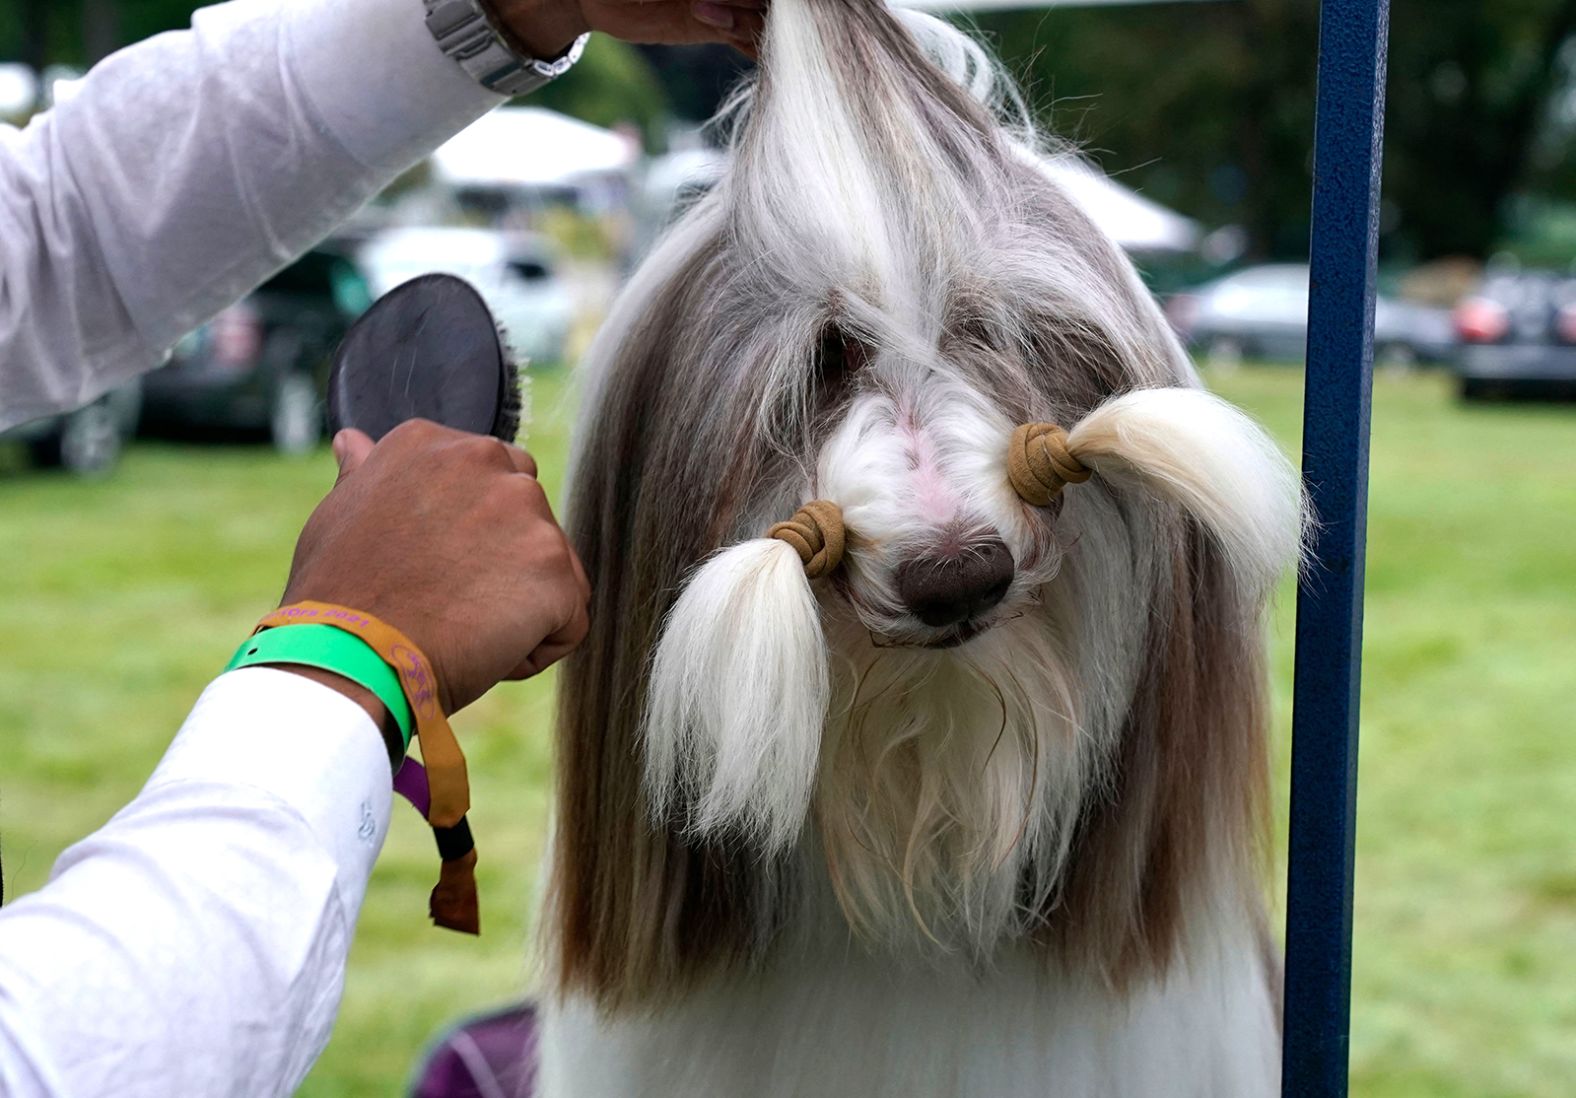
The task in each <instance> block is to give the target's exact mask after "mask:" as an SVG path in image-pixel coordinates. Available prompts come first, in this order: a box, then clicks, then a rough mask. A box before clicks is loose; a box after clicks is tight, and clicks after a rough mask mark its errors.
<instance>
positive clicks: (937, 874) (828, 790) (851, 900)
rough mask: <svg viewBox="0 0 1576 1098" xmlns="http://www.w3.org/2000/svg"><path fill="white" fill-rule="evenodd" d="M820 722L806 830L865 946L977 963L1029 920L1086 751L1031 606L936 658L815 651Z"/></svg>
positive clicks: (842, 636)
mask: <svg viewBox="0 0 1576 1098" xmlns="http://www.w3.org/2000/svg"><path fill="white" fill-rule="evenodd" d="M828 639H829V641H830V643H831V645H832V647H833V651H834V659H833V695H832V706H831V711H830V713H829V714H828V720H827V726H826V730H825V734H824V736H823V739H822V746H821V766H820V776H819V781H818V784H817V789H816V793H815V796H814V801H813V817H812V821H813V822H812V826H813V827H814V829H815V831H816V838H817V839H818V840H819V842H818V845H819V847H820V848H821V853H822V854H823V855H824V858H825V864H826V870H827V873H828V877H829V880H830V885H831V890H832V893H833V895H834V896H835V897H836V899H837V903H838V905H839V907H840V908H841V910H842V913H843V915H844V916H845V917H846V919H847V920H848V922H849V924H850V925H851V926H852V927H853V928H854V929H855V930H856V931H857V932H858V933H859V934H860V935H861V936H862V937H863V938H865V939H866V940H868V941H872V942H875V943H879V944H883V945H890V946H894V947H899V948H902V949H912V948H914V947H916V946H919V947H926V948H929V949H936V948H939V949H944V950H949V951H950V950H964V951H969V952H973V953H977V954H981V955H983V954H985V953H987V952H988V951H989V950H990V949H991V948H992V947H993V946H994V945H995V944H996V943H998V942H999V941H1000V940H1002V939H1003V938H1004V937H1012V936H1017V935H1019V934H1021V933H1023V932H1024V931H1025V930H1026V929H1028V923H1029V922H1030V921H1032V920H1033V919H1034V918H1035V917H1036V915H1035V913H1037V912H1043V911H1044V910H1045V907H1046V904H1047V903H1048V901H1049V900H1050V897H1051V894H1052V893H1053V892H1054V890H1055V888H1056V883H1057V880H1058V878H1059V876H1060V873H1061V868H1062V864H1063V862H1064V861H1065V859H1066V856H1067V851H1068V847H1069V844H1070V841H1071V836H1072V831H1073V827H1074V825H1075V823H1076V821H1077V819H1078V814H1079V809H1080V805H1081V803H1082V797H1083V791H1084V790H1085V789H1086V788H1088V786H1089V784H1090V782H1091V780H1092V778H1093V775H1094V772H1095V769H1096V766H1097V757H1098V750H1097V745H1095V744H1094V743H1092V742H1091V740H1090V737H1089V736H1087V735H1086V734H1084V733H1083V732H1081V731H1080V722H1079V719H1078V706H1077V698H1078V690H1077V684H1076V681H1075V680H1076V674H1075V672H1074V671H1073V670H1072V667H1073V666H1074V665H1073V663H1072V662H1071V661H1070V660H1069V659H1068V657H1067V654H1066V653H1065V652H1063V651H1062V645H1061V644H1060V642H1059V641H1058V639H1057V635H1056V633H1055V631H1054V630H1053V628H1052V627H1051V624H1050V623H1049V622H1048V621H1047V620H1046V618H1045V613H1044V611H1043V610H1042V609H1040V608H1039V607H1035V608H1033V609H1031V610H1030V612H1029V613H1027V614H1025V615H1023V616H1020V617H1018V618H1015V619H1013V620H1010V621H1007V622H1004V623H1002V624H1001V625H998V626H996V627H995V628H993V629H990V630H989V631H987V632H986V633H984V634H983V635H981V636H979V637H976V638H975V639H974V640H972V641H970V642H969V643H967V644H965V645H962V646H960V647H957V648H952V649H948V650H944V651H934V650H924V649H912V648H880V647H876V646H873V645H872V644H871V643H870V640H869V637H868V634H866V633H865V632H864V631H863V630H859V629H857V628H855V627H848V628H847V629H846V630H844V631H842V632H841V633H837V632H834V634H833V635H832V636H831V637H829V638H828Z"/></svg>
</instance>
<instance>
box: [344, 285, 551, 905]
mask: <svg viewBox="0 0 1576 1098" xmlns="http://www.w3.org/2000/svg"><path fill="white" fill-rule="evenodd" d="M520 386H521V378H520V369H519V366H518V365H517V363H516V361H515V358H514V356H513V355H512V354H511V353H510V351H509V344H508V338H507V336H506V335H505V334H504V331H503V328H502V327H501V326H500V325H499V324H498V322H497V321H496V320H495V319H494V318H493V314H492V311H491V310H490V309H489V308H488V307H487V303H486V302H485V301H484V300H482V296H481V294H479V293H478V292H477V291H476V289H475V287H473V286H472V285H471V284H470V283H468V282H466V281H465V280H464V279H462V278H456V277H454V276H453V275H444V274H429V275H423V276H421V277H420V278H415V279H412V280H411V281H409V282H406V283H404V284H403V285H401V286H398V287H396V288H395V289H393V290H390V291H389V292H388V293H387V294H384V295H383V296H382V297H381V298H379V299H378V300H377V301H376V302H375V303H374V304H373V305H372V307H371V308H370V309H368V310H367V311H366V312H365V313H364V314H362V316H361V318H360V319H358V320H357V321H356V322H355V323H354V324H353V325H351V328H350V331H349V332H347V333H346V334H345V338H344V341H343V342H342V343H341V344H340V345H339V350H338V351H336V352H335V354H334V362H333V366H332V368H331V370H330V372H329V377H328V419H329V425H330V426H331V427H332V429H333V430H334V431H335V432H338V431H339V430H341V429H342V428H345V427H354V428H357V429H359V430H362V431H365V432H366V433H367V434H368V435H370V436H371V437H372V440H373V441H374V442H376V441H377V440H378V439H380V438H382V437H383V436H384V435H386V434H388V433H389V432H390V431H392V430H393V429H394V428H395V427H398V426H399V425H400V424H401V423H404V422H405V421H406V420H410V419H427V420H432V421H433V422H434V423H441V424H443V425H444V426H446V427H453V428H456V429H458V430H461V431H469V432H471V433H472V434H478V435H492V436H494V437H495V438H500V439H503V440H504V441H505V442H513V441H514V440H515V436H516V435H517V434H518V433H519V431H520V418H521V413H522V405H523V402H522V398H521V391H520ZM424 750H425V748H424ZM394 788H395V790H396V791H397V792H398V793H400V794H401V795H402V796H403V797H405V799H406V800H408V801H410V803H411V804H412V805H414V806H415V808H416V810H417V811H418V812H420V813H421V814H422V816H423V818H427V817H428V815H429V813H430V811H431V798H430V794H429V789H428V783H427V773H426V771H425V770H424V769H423V768H422V766H421V764H420V763H418V762H416V761H415V760H414V759H409V758H407V759H406V760H405V762H404V764H403V765H402V766H401V767H400V770H399V773H398V774H396V775H395V777H394ZM433 835H434V837H435V838H436V840H437V844H438V856H439V857H440V858H441V859H442V861H443V869H442V873H441V876H440V879H439V883H438V886H437V887H436V888H435V889H433V892H432V898H431V901H430V910H431V914H432V918H433V921H434V922H436V923H437V924H438V925H439V926H443V927H448V928H450V929H454V930H462V931H467V932H470V933H476V932H477V928H478V921H477V906H476V884H475V875H474V862H475V859H474V857H472V853H473V851H474V849H475V844H474V843H473V842H472V840H471V830H470V825H469V823H468V822H467V821H466V820H465V819H464V818H461V819H460V821H459V823H457V824H455V825H454V826H452V827H440V826H438V825H437V824H433Z"/></svg>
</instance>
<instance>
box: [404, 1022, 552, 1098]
mask: <svg viewBox="0 0 1576 1098" xmlns="http://www.w3.org/2000/svg"><path fill="white" fill-rule="evenodd" d="M536 1042H537V1024H536V1007H535V1006H533V1005H531V1004H530V1003H521V1004H519V1005H518V1006H512V1007H507V1008H505V1009H503V1010H500V1011H496V1012H494V1013H491V1014H482V1015H478V1016H477V1017H475V1018H471V1019H469V1020H467V1021H464V1022H461V1023H460V1024H459V1025H457V1026H455V1027H454V1028H453V1029H451V1030H449V1032H448V1033H446V1034H445V1035H444V1036H442V1037H440V1038H439V1039H438V1041H437V1043H436V1044H435V1045H434V1046H433V1047H432V1051H431V1052H430V1053H429V1054H428V1055H427V1057H426V1059H425V1060H424V1061H423V1062H422V1063H421V1065H420V1066H419V1067H418V1068H417V1069H416V1074H415V1077H414V1080H413V1081H412V1084H411V1088H410V1095H411V1098H531V1096H532V1095H534V1094H535V1093H536V1055H537V1048H536Z"/></svg>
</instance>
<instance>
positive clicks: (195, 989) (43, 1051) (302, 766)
mask: <svg viewBox="0 0 1576 1098" xmlns="http://www.w3.org/2000/svg"><path fill="white" fill-rule="evenodd" d="M389 802H390V794H389V770H388V760H387V756H386V754H385V752H384V749H383V746H382V742H381V738H380V736H379V735H378V732H377V729H376V727H375V726H374V724H373V722H372V720H371V719H370V718H369V717H368V716H367V715H366V713H365V712H364V711H363V710H362V709H361V708H359V707H358V706H356V705H355V704H354V703H352V702H350V701H349V700H347V699H346V698H344V697H342V696H340V695H339V694H337V693H335V692H332V691H330V690H325V689H323V688H322V687H321V686H318V685H316V684H313V683H311V682H308V681H306V680H305V679H303V678H302V677H300V676H297V675H293V674H289V673H286V672H279V671H272V670H266V669H263V670H251V671H241V672H236V673H234V674H232V675H228V676H225V677H224V678H223V679H221V680H219V682H217V683H216V684H215V685H214V686H213V687H211V688H210V689H209V691H208V692H207V693H206V694H204V696H203V698H202V700H201V701H199V703H198V705H197V707H196V708H195V709H194V710H193V712H192V715H191V717H190V718H189V719H188V720H187V722H186V726H185V727H184V728H183V729H182V731H181V733H180V735H179V736H178V737H177V738H176V741H175V743H174V744H173V745H172V746H171V748H170V751H169V753H168V754H167V755H166V757H165V759H164V761H163V762H162V763H161V764H160V766H159V769H158V771H157V772H156V773H155V774H154V776H153V778H152V779H151V780H150V781H149V783H148V786H147V787H146V788H145V789H144V791H143V792H142V794H141V795H139V797H138V798H137V799H136V800H135V801H133V802H132V803H131V804H130V805H128V806H127V807H126V809H124V810H123V811H122V812H120V813H119V814H117V815H116V817H115V818H114V819H113V820H111V821H110V823H109V824H107V825H106V826H105V827H104V828H102V829H101V830H100V831H98V832H97V833H96V834H94V835H92V836H90V837H89V838H88V839H86V840H84V841H83V842H82V843H79V844H78V845H77V846H75V847H73V848H72V849H70V850H68V851H67V852H66V853H65V854H64V855H63V856H62V857H61V859H60V861H59V863H57V865H56V867H55V873H54V877H53V879H52V881H51V883H50V884H49V885H47V886H46V887H45V888H43V889H41V890H40V891H39V892H37V893H34V894H32V895H30V896H26V897H23V898H22V899H20V900H18V901H17V902H16V903H14V904H13V905H11V906H9V907H7V908H6V909H4V911H3V912H0V1093H5V1094H16V1095H31V1094H70V1095H83V1096H92V1095H98V1094H117V1095H121V1094H132V1095H135V1094H150V1095H151V1094H215V1095H217V1094H248V1095H251V1094H288V1093H291V1092H292V1091H293V1090H294V1089H295V1087H296V1086H297V1085H298V1084H299V1083H300V1081H301V1079H302V1077H304V1075H305V1074H306V1072H307V1070H308V1069H309V1068H310V1066H311V1064H312V1062H313V1061H314V1060H315V1059H316V1057H317V1055H318V1053H319V1052H320V1051H321V1050H322V1048H323V1045H324V1044H325V1043H326V1042H327V1039H328V1035H329V1030H330V1028H331V1026H332V1023H333V1018H334V1014H335V1012H336V1010H337V1008H338V1003H339V997H340V990H341V988H342V985H343V980H344V970H345V959H346V954H347V952H348V949H349V946H350V940H351V936H352V930H353V927H354V924H355V919H356V915H357V912H358V910H359V908H360V905H361V900H362V896H363V894H364V891H365V887H366V880H367V875H368V873H369V872H370V869H371V866H372V863H373V860H374V859H375V858H376V856H377V853H378V850H379V849H380V847H381V845H382V842H383V836H384V834H385V832H386V829H387V826H388V814H389Z"/></svg>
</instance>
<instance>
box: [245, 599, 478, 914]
mask: <svg viewBox="0 0 1576 1098" xmlns="http://www.w3.org/2000/svg"><path fill="white" fill-rule="evenodd" d="M287 625H331V626H333V627H335V628H336V629H342V630H344V631H345V632H346V633H349V634H351V635H352V636H355V637H359V638H360V639H361V640H363V641H364V642H366V644H367V645H368V646H369V647H371V648H372V650H373V651H375V652H376V653H377V654H378V656H379V657H381V658H382V660H383V662H385V663H387V664H388V665H389V666H390V667H392V668H393V669H394V671H395V672H396V673H397V674H398V675H399V681H400V687H401V689H403V690H404V692H405V698H406V700H408V701H409V702H410V709H411V714H412V715H413V716H414V717H415V722H416V739H417V740H419V741H420V743H421V760H422V762H423V763H424V764H425V765H426V770H427V787H428V791H429V795H430V797H431V803H430V807H429V808H428V810H427V822H428V823H429V824H431V825H432V827H433V829H434V830H435V831H436V830H448V829H450V828H455V827H458V826H459V825H460V823H461V822H462V821H463V820H464V819H465V814H466V813H467V812H469V811H470V808H471V787H470V779H469V777H468V776H467V774H466V771H465V756H464V754H462V753H461V751H460V745H459V742H458V741H457V740H455V738H454V729H452V728H450V727H449V720H448V717H447V716H445V715H444V712H443V703H442V701H441V700H440V699H439V697H438V679H437V675H436V674H435V673H434V671H433V669H432V662H431V661H430V660H428V659H427V657H426V655H425V654H424V653H423V652H422V650H421V649H420V648H418V647H416V645H415V643H414V642H413V641H411V639H410V638H409V637H407V636H406V635H405V634H404V633H401V632H400V631H399V630H398V629H395V628H394V627H393V626H392V625H389V624H388V623H387V622H383V621H379V620H378V619H377V618H374V617H373V616H372V615H370V614H364V613H362V612H361V611H359V610H352V609H351V608H349V607H347V606H335V605H333V604H332V603H326V602H298V603H294V604H292V605H290V606H282V607H280V608H279V609H278V610H275V611H274V612H273V613H271V614H269V615H267V616H266V617H264V618H263V619H262V620H261V621H259V622H258V623H257V630H256V631H257V632H261V631H262V630H264V629H274V628H277V627H280V626H287ZM468 834H469V832H468V831H467V835H468ZM475 864H476V852H475V850H474V849H472V850H470V851H469V852H468V853H467V854H466V855H465V856H464V857H463V858H456V859H445V861H444V865H443V881H442V882H440V884H439V887H438V889H435V890H434V892H433V897H432V916H433V918H434V920H436V921H437V923H438V925H439V926H445V927H449V928H450V929H453V930H461V931H465V932H467V933H471V934H475V933H477V932H478V928H477V918H476V901H475V896H476V888H475V878H474V870H475ZM460 877H463V878H465V879H464V880H463V881H462V880H460V879H459V878H460Z"/></svg>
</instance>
